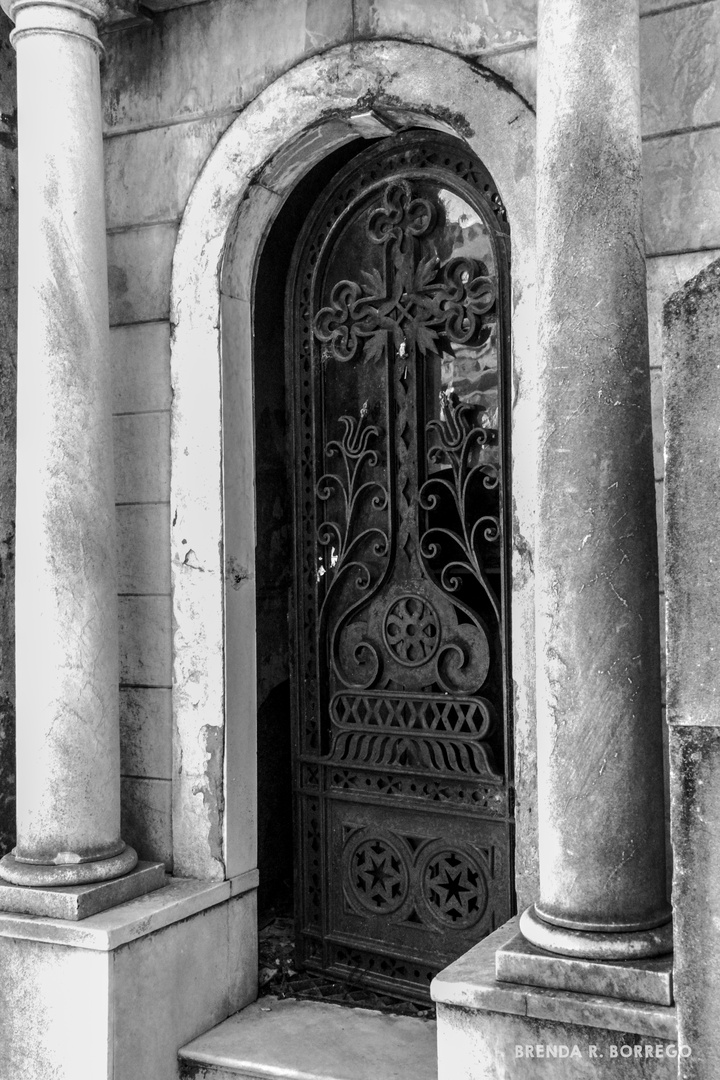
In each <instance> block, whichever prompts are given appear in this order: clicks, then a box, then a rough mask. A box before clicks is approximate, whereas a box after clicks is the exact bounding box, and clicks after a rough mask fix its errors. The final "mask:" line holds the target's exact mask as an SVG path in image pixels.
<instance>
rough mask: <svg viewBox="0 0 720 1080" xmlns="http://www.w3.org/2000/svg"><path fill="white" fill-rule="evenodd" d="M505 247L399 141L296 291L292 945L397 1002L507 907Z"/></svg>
mask: <svg viewBox="0 0 720 1080" xmlns="http://www.w3.org/2000/svg"><path fill="white" fill-rule="evenodd" d="M508 260H509V230H508V224H507V222H506V219H505V213H504V209H503V206H502V203H501V201H500V198H499V196H498V193H497V191H496V190H495V187H494V184H493V182H492V180H491V178H490V176H489V175H488V174H487V172H486V171H485V169H484V168H483V167H482V165H481V164H480V162H479V161H478V160H477V159H476V158H475V157H474V156H473V155H472V154H471V153H470V152H469V151H468V150H467V148H465V147H463V146H462V145H461V144H460V143H459V142H457V141H456V140H453V139H449V138H445V137H443V136H437V135H435V134H429V133H427V132H424V133H422V134H421V133H419V132H414V133H408V134H405V135H402V136H398V137H396V138H394V139H393V140H390V141H385V142H383V143H382V144H381V145H377V146H374V147H373V148H371V149H370V150H368V151H366V152H365V153H363V154H361V155H360V156H359V157H357V158H355V159H354V160H353V161H352V162H351V163H350V164H349V165H348V166H346V168H345V169H344V170H343V171H342V172H341V173H340V174H339V175H338V177H337V178H336V180H335V182H334V183H333V184H332V185H331V186H330V188H329V189H328V190H327V191H326V192H325V193H324V194H323V196H322V197H321V198H320V199H319V201H318V202H317V204H316V206H315V208H314V210H313V212H312V214H311V215H310V220H309V221H308V222H307V224H306V227H305V228H304V230H303V233H302V236H301V237H300V240H299V242H298V246H297V249H296V252H295V257H294V260H293V269H292V272H291V279H290V284H289V288H288V309H287V317H288V321H287V325H288V328H289V330H288V386H289V388H290V389H289V393H290V399H291V413H292V419H293V455H292V456H293V460H294V508H295V509H294V525H295V545H296V554H295V581H296V590H295V610H294V665H295V670H294V691H293V709H294V759H295V807H296V821H295V828H296V845H297V847H296V911H297V930H298V940H299V946H300V951H301V957H302V959H303V961H304V962H305V964H306V965H307V966H309V967H311V968H312V967H315V968H322V969H324V970H330V971H332V972H333V973H335V974H339V975H342V976H344V977H346V978H350V979H355V980H357V979H360V978H361V979H363V980H365V981H367V982H369V983H371V984H372V985H374V986H376V987H378V988H382V987H384V988H385V989H388V988H392V990H393V992H395V993H400V994H405V995H407V996H410V997H421V998H422V997H425V998H426V997H427V994H428V987H429V982H430V979H431V978H432V976H433V975H434V974H435V973H436V972H437V971H438V970H439V969H440V968H441V967H442V966H444V965H445V964H446V963H447V962H449V961H450V960H452V959H454V958H456V957H457V956H459V955H460V954H461V953H462V952H463V951H464V950H465V949H467V948H469V947H470V946H471V945H472V944H474V943H475V942H477V941H478V940H480V938H482V937H483V936H484V935H485V934H487V933H489V932H490V931H491V930H493V929H494V928H495V927H497V926H499V925H500V924H501V923H503V922H504V921H505V920H506V919H507V918H509V917H510V915H511V913H512V910H513V907H512V905H513V888H512V805H511V785H510V778H509V776H508V772H509V763H510V761H511V752H510V739H509V731H510V725H509V716H508V709H509V704H508V678H509V675H508V671H507V660H508V649H507V641H508V633H509V628H508V624H507V613H508V603H507V591H508V582H507V570H506V545H505V538H506V529H505V527H504V522H505V506H506V500H505V484H506V468H505V462H506V458H507V450H506V441H507V440H506V435H505V430H506V426H505V412H506V405H505V402H506V397H507V387H506V385H505V382H506V379H505V375H504V371H505V366H506V349H507V336H508V335H507V325H506V323H507V316H506V310H507V291H508Z"/></svg>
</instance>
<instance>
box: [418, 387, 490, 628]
mask: <svg viewBox="0 0 720 1080" xmlns="http://www.w3.org/2000/svg"><path fill="white" fill-rule="evenodd" d="M441 400H442V405H443V414H444V418H443V419H442V420H431V421H430V423H429V424H428V432H431V433H433V434H434V435H435V436H436V439H437V442H436V444H435V445H434V446H431V447H430V449H429V451H428V461H429V463H430V464H431V465H436V466H438V465H439V466H442V465H448V466H449V470H450V473H451V477H452V479H447V478H446V476H445V475H440V474H439V473H434V474H433V475H431V476H430V478H429V479H428V480H426V481H425V483H424V484H423V486H422V488H421V490H420V505H421V506H422V507H423V509H424V510H428V511H438V510H441V511H442V516H443V519H444V520H448V521H450V522H453V523H454V524H455V528H452V527H451V526H450V525H433V526H431V527H430V528H429V529H427V530H426V532H425V533H424V535H423V538H422V541H421V544H420V551H421V554H422V556H423V558H424V559H426V560H428V561H430V560H433V559H436V558H437V556H438V555H439V554H441V553H442V554H443V555H444V565H443V568H442V571H441V574H440V581H441V584H442V586H443V588H444V589H446V590H447V592H448V593H455V592H457V591H458V589H459V588H460V587H461V585H462V575H463V574H470V575H471V576H472V577H473V578H474V579H475V580H476V581H477V582H478V583H479V584H480V585H481V586H482V588H483V590H484V592H485V594H486V595H487V597H488V599H489V601H490V603H491V605H492V608H493V611H494V612H495V616H496V618H497V620H498V622H499V621H500V603H499V599H498V596H497V594H496V592H495V590H494V589H493V587H492V585H491V583H490V581H489V578H488V575H487V573H486V569H485V560H484V558H483V546H486V545H488V544H494V545H496V544H497V543H498V541H499V540H500V518H499V510H496V511H495V512H494V513H480V514H478V513H477V511H476V507H478V506H480V507H482V506H487V501H486V500H484V499H478V498H477V494H478V493H477V490H476V488H477V486H478V485H480V486H481V487H482V489H484V490H485V491H486V492H497V490H498V487H499V483H500V476H499V470H498V466H497V464H496V463H495V462H493V461H490V460H488V459H487V458H483V456H482V454H480V453H478V451H480V450H481V449H482V448H485V447H488V446H490V445H492V444H493V443H494V442H495V441H496V437H497V432H496V431H494V430H493V429H492V428H489V427H482V426H478V424H477V421H476V414H477V408H476V406H474V405H465V404H460V403H459V402H458V401H457V400H456V399H455V398H454V396H453V395H451V394H445V393H443V394H442V395H441ZM445 471H447V470H443V472H445Z"/></svg>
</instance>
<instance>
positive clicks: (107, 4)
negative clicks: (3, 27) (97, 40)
mask: <svg viewBox="0 0 720 1080" xmlns="http://www.w3.org/2000/svg"><path fill="white" fill-rule="evenodd" d="M117 6H118V5H117V4H116V2H115V0H0V7H2V9H3V11H4V12H5V14H6V15H8V16H9V17H10V18H11V19H12V21H13V22H14V23H17V19H18V14H19V13H20V12H21V11H25V10H26V9H29V8H34V9H36V12H35V16H34V17H32V16H31V19H30V21H32V24H33V25H34V26H37V27H41V26H42V25H43V23H44V20H45V18H46V15H44V14H42V12H45V13H47V12H52V11H53V9H59V10H61V11H62V10H65V11H70V12H76V13H77V14H79V15H85V16H87V17H88V18H90V19H92V20H93V21H94V22H96V23H98V22H100V21H101V20H104V19H106V18H107V17H108V15H109V14H110V13H111V11H112V9H113V8H114V7H117ZM49 29H50V27H49Z"/></svg>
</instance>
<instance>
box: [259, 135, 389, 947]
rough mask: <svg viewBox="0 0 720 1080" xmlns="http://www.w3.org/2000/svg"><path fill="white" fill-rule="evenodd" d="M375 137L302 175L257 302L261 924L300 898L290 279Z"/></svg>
mask: <svg viewBox="0 0 720 1080" xmlns="http://www.w3.org/2000/svg"><path fill="white" fill-rule="evenodd" d="M368 145H369V142H368V141H367V140H364V139H356V140H353V141H352V142H350V143H346V144H345V145H343V146H342V147H340V148H339V149H337V150H335V151H333V152H332V153H331V154H329V155H328V156H327V157H326V158H324V159H323V160H322V161H321V162H320V163H319V164H318V165H316V166H315V167H314V168H313V169H311V170H310V172H309V173H308V174H307V175H306V176H305V177H304V178H303V179H302V180H301V181H300V182H299V183H298V184H297V186H296V187H295V188H294V190H293V191H292V192H291V194H290V195H289V196H288V198H287V200H286V202H285V203H284V205H283V207H282V209H281V211H280V213H279V214H278V217H277V218H276V220H275V222H274V224H273V226H272V228H271V230H270V232H269V234H268V237H267V239H266V241H265V244H264V247H263V250H262V254H261V256H260V259H259V263H258V270H257V276H256V280H255V292H254V307H253V356H254V393H255V454H256V459H255V460H256V487H255V511H256V522H257V546H256V550H255V560H256V561H255V567H256V585H257V595H256V620H257V703H258V709H257V724H258V732H257V735H258V759H257V775H258V819H257V829H258V867H259V871H260V888H259V893H258V917H259V925H260V926H261V927H262V926H263V925H264V923H265V922H267V920H268V919H269V918H271V917H273V916H274V915H276V914H288V915H289V914H290V913H291V912H292V906H293V843H292V841H293V830H292V778H291V745H290V738H291V735H290V731H291V728H290V683H289V677H290V672H289V663H290V656H289V641H288V611H289V590H290V587H291V584H292V577H291V575H292V561H293V553H292V536H291V524H290V523H291V504H290V479H289V472H288V463H287V453H288V450H287V410H286V395H285V318H284V311H285V286H286V281H287V276H288V271H289V268H290V260H291V258H292V254H293V249H294V247H295V242H296V240H297V237H298V234H299V232H300V230H301V228H302V226H303V224H304V222H305V218H306V216H307V214H308V212H309V211H310V208H311V207H312V205H313V203H314V202H315V200H316V199H317V198H318V196H319V195H320V194H321V192H322V191H323V189H324V188H325V186H326V185H327V184H328V183H329V182H330V180H331V179H332V177H333V176H334V175H335V174H336V173H337V172H338V170H339V169H341V168H342V167H343V166H344V165H345V164H346V163H347V162H348V161H349V160H350V159H351V158H352V157H354V156H355V155H356V154H357V153H359V152H360V151H361V150H364V149H365V148H366V147H367V146H368Z"/></svg>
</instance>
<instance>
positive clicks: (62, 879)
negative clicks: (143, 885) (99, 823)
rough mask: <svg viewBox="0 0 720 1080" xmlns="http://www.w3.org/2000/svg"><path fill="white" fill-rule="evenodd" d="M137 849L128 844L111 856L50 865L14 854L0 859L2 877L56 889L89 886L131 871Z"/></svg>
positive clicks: (21, 883) (16, 882) (14, 883)
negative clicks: (63, 886) (22, 859)
mask: <svg viewBox="0 0 720 1080" xmlns="http://www.w3.org/2000/svg"><path fill="white" fill-rule="evenodd" d="M137 861H138V857H137V852H136V851H135V850H134V848H131V847H125V849H124V850H123V851H121V852H120V854H119V855H114V856H113V857H112V858H111V859H98V860H97V861H95V862H84V863H65V864H63V865H60V866H58V865H49V864H47V863H46V864H40V863H26V862H19V860H18V859H16V858H15V856H14V855H6V856H5V857H4V858H3V859H0V878H2V879H4V880H5V881H9V882H10V883H11V884H12V885H28V886H30V887H40V888H48V887H50V888H53V887H54V886H57V885H89V884H91V883H92V882H94V881H111V880H112V879H113V878H119V877H122V876H123V875H124V874H128V873H129V872H130V871H131V870H132V869H133V867H135V866H136V865H137Z"/></svg>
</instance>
